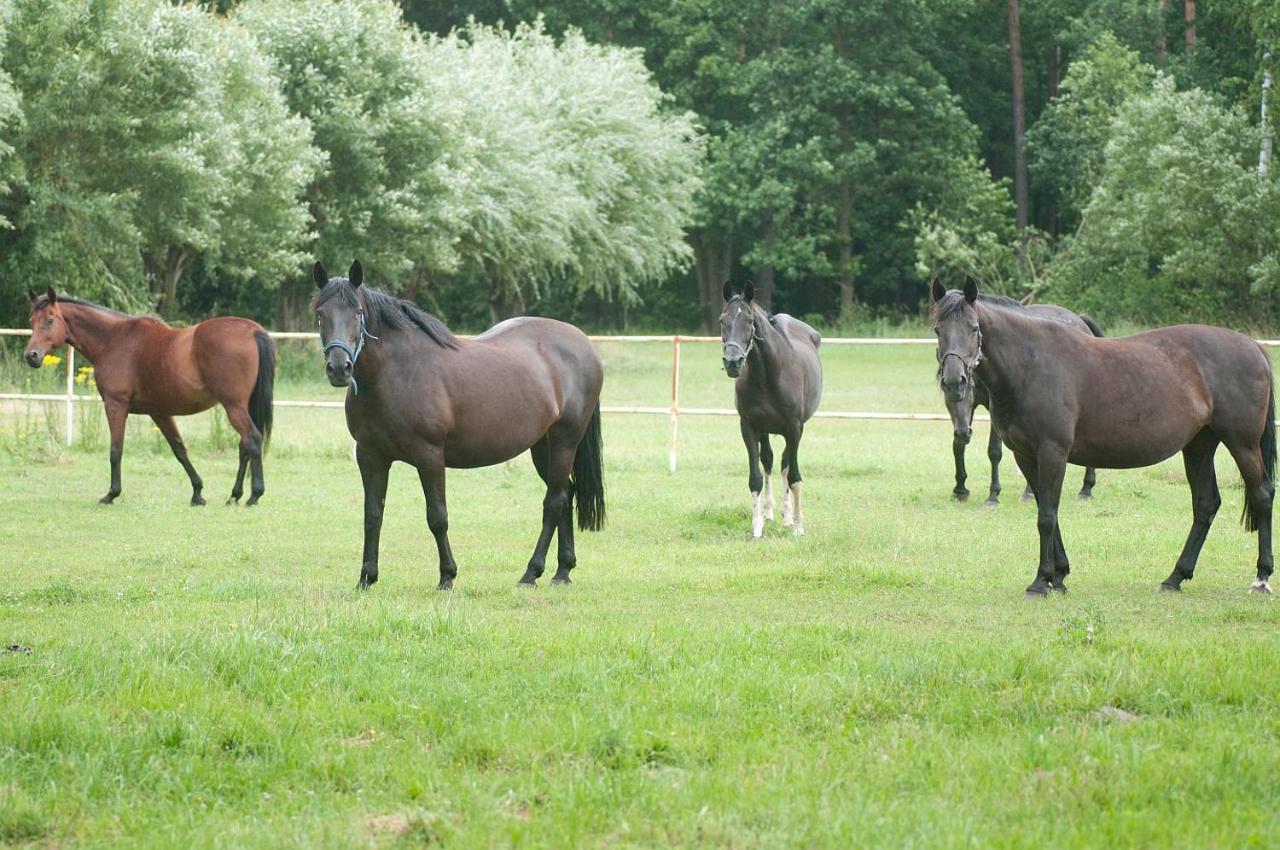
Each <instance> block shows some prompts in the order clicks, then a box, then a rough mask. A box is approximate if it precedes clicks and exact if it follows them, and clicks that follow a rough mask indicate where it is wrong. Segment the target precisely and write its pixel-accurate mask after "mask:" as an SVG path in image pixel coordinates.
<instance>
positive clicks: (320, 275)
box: [311, 260, 329, 289]
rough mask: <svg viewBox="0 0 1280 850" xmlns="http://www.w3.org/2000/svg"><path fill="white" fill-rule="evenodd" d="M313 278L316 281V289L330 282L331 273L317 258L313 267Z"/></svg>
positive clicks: (322, 287)
mask: <svg viewBox="0 0 1280 850" xmlns="http://www.w3.org/2000/svg"><path fill="white" fill-rule="evenodd" d="M311 279H312V280H314V281H315V282H316V289H324V285H325V284H326V283H328V282H329V273H328V272H327V271H325V270H324V264H323V263H321V262H320V261H319V260H316V264H315V265H314V266H312V267H311Z"/></svg>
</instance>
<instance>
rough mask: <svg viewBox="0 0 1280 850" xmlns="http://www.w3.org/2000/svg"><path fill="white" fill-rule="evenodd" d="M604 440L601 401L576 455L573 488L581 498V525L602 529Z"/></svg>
mask: <svg viewBox="0 0 1280 850" xmlns="http://www.w3.org/2000/svg"><path fill="white" fill-rule="evenodd" d="M603 454H604V440H603V439H602V437H601V435H600V402H598V401H597V402H596V412H595V413H593V414H591V423H590V424H589V425H587V433H586V434H583V435H582V442H580V443H578V451H577V454H575V455H574V456H573V489H574V495H575V496H576V497H577V499H578V528H580V529H582V530H583V531H599V530H600V529H601V528H603V527H604V466H603V460H604V458H603Z"/></svg>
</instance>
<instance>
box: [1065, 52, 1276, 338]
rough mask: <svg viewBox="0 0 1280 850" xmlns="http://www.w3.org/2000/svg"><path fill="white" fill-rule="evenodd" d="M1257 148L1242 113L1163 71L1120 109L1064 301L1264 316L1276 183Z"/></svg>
mask: <svg viewBox="0 0 1280 850" xmlns="http://www.w3.org/2000/svg"><path fill="white" fill-rule="evenodd" d="M1257 149H1258V136H1257V130H1256V129H1255V128H1254V127H1252V126H1250V124H1249V121H1248V119H1247V118H1246V116H1245V115H1244V114H1243V113H1242V112H1241V111H1240V110H1239V109H1235V108H1232V107H1228V106H1224V105H1223V104H1222V103H1220V102H1219V101H1218V100H1217V99H1215V98H1214V97H1213V96H1211V95H1209V94H1207V93H1205V92H1204V91H1202V90H1200V89H1191V90H1189V91H1177V90H1176V89H1175V87H1174V84H1173V81H1172V80H1171V79H1170V78H1168V77H1164V76H1160V77H1157V78H1156V81H1155V84H1154V86H1153V87H1152V89H1151V91H1150V92H1149V93H1147V94H1144V95H1140V96H1137V97H1134V98H1132V99H1130V100H1128V101H1126V102H1125V103H1124V105H1123V106H1122V108H1121V109H1120V112H1119V116H1118V117H1117V119H1116V122H1115V125H1114V127H1113V130H1112V136H1111V139H1110V141H1109V142H1108V144H1107V147H1106V152H1105V163H1104V167H1103V172H1102V176H1101V179H1100V181H1099V183H1098V185H1097V187H1096V189H1095V191H1094V193H1093V195H1092V197H1091V198H1090V201H1089V204H1088V206H1087V207H1086V208H1085V210H1084V224H1083V226H1082V228H1081V232H1080V234H1079V236H1078V238H1076V239H1075V240H1074V241H1073V242H1072V243H1071V245H1070V247H1069V250H1067V251H1066V252H1065V253H1064V254H1063V255H1062V257H1061V258H1060V259H1059V261H1058V262H1057V263H1056V264H1055V267H1054V269H1053V274H1052V277H1053V286H1054V290H1053V291H1054V295H1055V297H1056V296H1058V294H1059V293H1062V294H1063V295H1064V296H1066V297H1068V298H1069V299H1071V300H1072V301H1073V302H1075V303H1078V304H1079V305H1080V306H1082V307H1084V308H1086V309H1089V310H1093V311H1095V312H1097V313H1099V314H1103V315H1121V316H1126V317H1137V318H1140V319H1142V320H1146V321H1171V320H1179V319H1185V318H1187V317H1194V318H1200V319H1206V320H1216V321H1223V320H1228V319H1229V317H1231V316H1235V317H1238V320H1239V319H1243V320H1244V321H1246V322H1254V323H1260V322H1265V321H1267V320H1268V319H1269V318H1270V316H1271V314H1270V304H1271V301H1270V298H1269V297H1262V298H1259V297H1257V296H1258V295H1260V294H1261V295H1265V296H1269V294H1270V293H1271V291H1272V290H1273V289H1274V288H1275V286H1276V282H1277V280H1276V275H1275V269H1276V265H1277V261H1276V257H1277V250H1280V244H1277V238H1276V236H1275V227H1274V221H1275V219H1274V215H1275V212H1276V209H1277V207H1276V203H1277V201H1276V195H1277V189H1276V184H1275V181H1274V179H1270V180H1268V181H1265V182H1260V181H1259V179H1258V178H1257V176H1256V174H1255V167H1256V156H1257Z"/></svg>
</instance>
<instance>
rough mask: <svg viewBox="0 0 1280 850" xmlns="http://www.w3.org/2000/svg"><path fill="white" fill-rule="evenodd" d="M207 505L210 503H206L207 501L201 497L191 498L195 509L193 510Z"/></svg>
mask: <svg viewBox="0 0 1280 850" xmlns="http://www.w3.org/2000/svg"><path fill="white" fill-rule="evenodd" d="M206 504H208V503H207V502H205V500H204V499H203V498H201V497H200V496H192V497H191V507H193V508H198V507H201V506H202V505H206Z"/></svg>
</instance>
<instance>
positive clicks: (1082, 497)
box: [1076, 490, 1093, 502]
mask: <svg viewBox="0 0 1280 850" xmlns="http://www.w3.org/2000/svg"><path fill="white" fill-rule="evenodd" d="M1076 498H1077V499H1079V500H1080V501H1082V502H1087V501H1089V500H1090V499H1092V498H1093V494H1092V493H1086V492H1085V491H1084V490H1081V491H1080V493H1079V494H1078V495H1077V496H1076Z"/></svg>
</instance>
